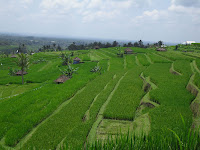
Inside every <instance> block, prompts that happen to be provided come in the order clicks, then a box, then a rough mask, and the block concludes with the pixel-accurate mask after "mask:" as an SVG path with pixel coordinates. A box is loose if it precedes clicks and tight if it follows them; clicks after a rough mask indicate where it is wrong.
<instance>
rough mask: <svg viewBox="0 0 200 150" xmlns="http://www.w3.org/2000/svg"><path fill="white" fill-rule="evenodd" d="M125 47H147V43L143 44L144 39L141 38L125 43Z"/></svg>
mask: <svg viewBox="0 0 200 150" xmlns="http://www.w3.org/2000/svg"><path fill="white" fill-rule="evenodd" d="M123 47H140V48H147V46H146V45H144V44H143V41H142V40H139V41H138V42H135V43H131V42H129V43H128V44H126V43H125V44H124V45H123Z"/></svg>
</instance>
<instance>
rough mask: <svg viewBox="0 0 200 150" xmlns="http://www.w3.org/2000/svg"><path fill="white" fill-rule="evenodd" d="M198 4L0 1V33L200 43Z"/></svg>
mask: <svg viewBox="0 0 200 150" xmlns="http://www.w3.org/2000/svg"><path fill="white" fill-rule="evenodd" d="M199 16H200V0H0V20H1V23H0V32H10V33H23V34H30V35H31V34H34V35H50V36H63V37H82V38H103V39H116V40H117V39H122V40H139V39H142V40H145V41H158V40H162V41H164V42H183V41H186V40H194V41H196V42H200V17H199Z"/></svg>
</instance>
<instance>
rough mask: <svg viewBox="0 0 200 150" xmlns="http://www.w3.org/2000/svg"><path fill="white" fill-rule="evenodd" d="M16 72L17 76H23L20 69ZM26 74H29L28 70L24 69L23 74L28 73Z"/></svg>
mask: <svg viewBox="0 0 200 150" xmlns="http://www.w3.org/2000/svg"><path fill="white" fill-rule="evenodd" d="M15 74H16V75H17V76H22V71H21V70H19V71H17V72H16V73H15ZM26 74H27V72H26V71H23V75H26Z"/></svg>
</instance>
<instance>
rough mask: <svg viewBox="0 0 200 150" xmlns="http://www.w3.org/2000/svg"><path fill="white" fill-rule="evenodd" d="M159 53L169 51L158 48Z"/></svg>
mask: <svg viewBox="0 0 200 150" xmlns="http://www.w3.org/2000/svg"><path fill="white" fill-rule="evenodd" d="M157 51H159V52H165V51H167V50H166V49H165V48H158V49H157Z"/></svg>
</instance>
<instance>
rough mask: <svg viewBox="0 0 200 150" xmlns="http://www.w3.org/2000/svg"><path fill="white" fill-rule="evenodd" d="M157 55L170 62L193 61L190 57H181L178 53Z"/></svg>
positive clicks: (160, 53) (170, 52)
mask: <svg viewBox="0 0 200 150" xmlns="http://www.w3.org/2000/svg"><path fill="white" fill-rule="evenodd" d="M157 54H159V55H161V56H163V57H166V58H168V59H170V60H173V61H176V60H188V61H193V60H194V58H192V57H190V56H186V55H183V54H182V53H180V52H176V51H169V52H157Z"/></svg>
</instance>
